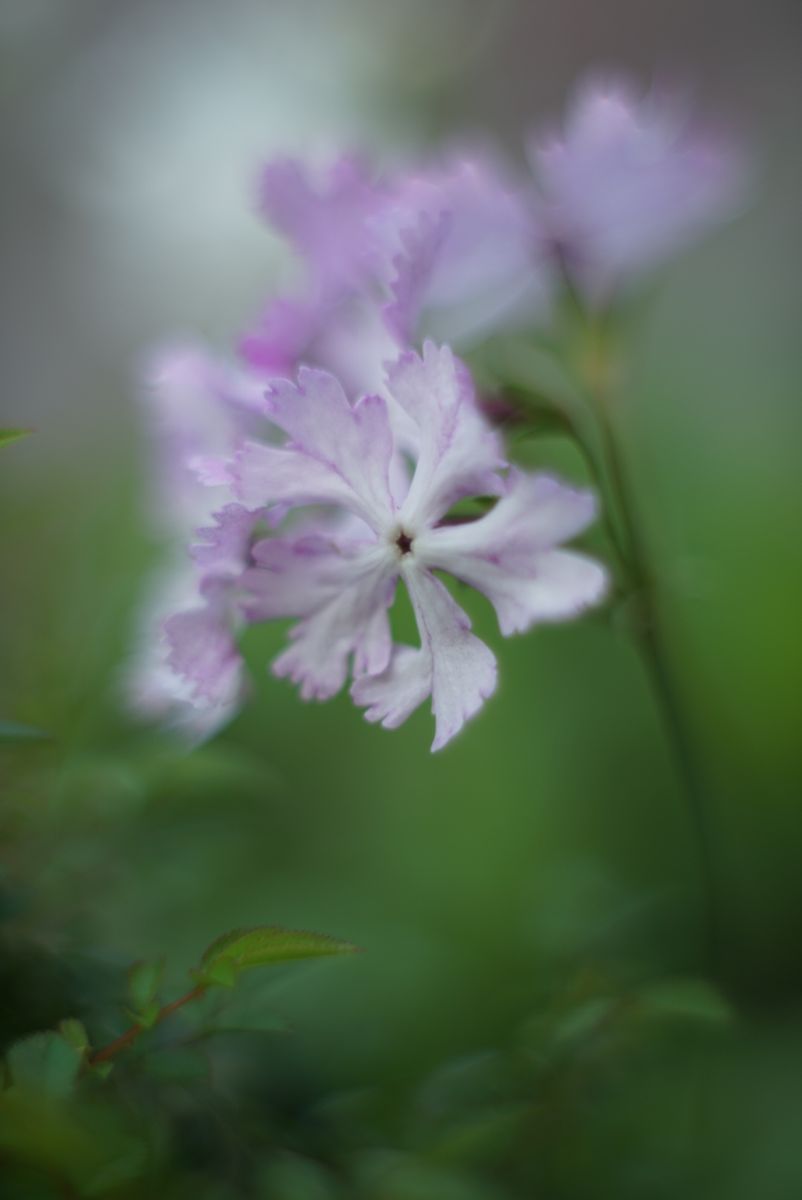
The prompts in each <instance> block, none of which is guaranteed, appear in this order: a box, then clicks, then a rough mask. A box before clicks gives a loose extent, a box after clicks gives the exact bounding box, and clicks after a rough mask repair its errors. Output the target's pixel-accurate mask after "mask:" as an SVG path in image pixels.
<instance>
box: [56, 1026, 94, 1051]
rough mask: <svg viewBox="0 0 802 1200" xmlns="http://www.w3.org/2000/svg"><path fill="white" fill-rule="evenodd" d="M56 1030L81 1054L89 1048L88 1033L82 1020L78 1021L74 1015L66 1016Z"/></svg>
mask: <svg viewBox="0 0 802 1200" xmlns="http://www.w3.org/2000/svg"><path fill="white" fill-rule="evenodd" d="M58 1031H59V1033H60V1034H61V1036H62V1037H63V1038H64V1040H65V1041H67V1042H69V1044H70V1045H71V1046H73V1047H74V1048H75V1049H76V1050H77V1051H78V1053H79V1054H81V1055H83V1054H85V1053H86V1051H87V1050H88V1049H89V1035H88V1034H87V1032H86V1029H85V1028H84V1024H83V1022H82V1021H78V1020H77V1019H76V1018H75V1017H67V1018H66V1019H65V1020H64V1021H61V1022H60V1024H59V1027H58Z"/></svg>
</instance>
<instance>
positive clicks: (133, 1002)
mask: <svg viewBox="0 0 802 1200" xmlns="http://www.w3.org/2000/svg"><path fill="white" fill-rule="evenodd" d="M164 967H165V961H164V959H163V958H160V959H154V960H152V961H149V962H140V963H135V964H134V966H133V967H131V969H130V971H129V972H128V999H129V1003H130V1012H131V1017H132V1020H134V1021H135V1022H136V1023H137V1024H138V1025H141V1026H142V1028H143V1029H152V1028H153V1026H154V1025H155V1024H156V1021H157V1020H158V1017H159V1010H160V1008H161V1005H160V1004H159V1001H158V992H159V988H160V987H161V984H162V979H163V978H164Z"/></svg>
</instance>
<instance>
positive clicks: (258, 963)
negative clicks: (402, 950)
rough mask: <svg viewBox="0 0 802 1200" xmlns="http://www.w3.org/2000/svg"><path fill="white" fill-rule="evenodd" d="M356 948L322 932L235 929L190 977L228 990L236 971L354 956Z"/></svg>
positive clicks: (214, 944) (271, 927) (215, 944)
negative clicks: (317, 959)
mask: <svg viewBox="0 0 802 1200" xmlns="http://www.w3.org/2000/svg"><path fill="white" fill-rule="evenodd" d="M357 949H358V948H357V947H356V946H354V945H352V944H351V943H350V942H343V941H340V940H339V939H338V938H333V937H328V936H327V935H326V934H322V933H309V932H307V931H305V930H297V929H284V928H282V927H281V926H280V925H259V926H257V927H256V928H254V929H235V930H233V931H232V932H231V933H224V934H223V935H222V936H221V937H219V938H217V939H216V940H215V941H214V942H212V944H211V946H209V948H208V949H207V950H206V952H205V954H204V955H203V957H202V958H201V961H200V964H199V966H198V967H197V969H196V970H195V971H194V972H193V975H194V977H195V978H196V979H197V981H198V983H200V984H204V985H209V984H219V985H222V986H223V987H232V986H233V985H234V983H235V982H236V980H237V977H238V975H239V973H240V971H244V970H249V969H250V968H251V967H265V966H272V965H273V964H275V963H285V962H294V961H296V960H298V959H304V958H325V957H331V956H333V955H339V954H354V953H356V951H357Z"/></svg>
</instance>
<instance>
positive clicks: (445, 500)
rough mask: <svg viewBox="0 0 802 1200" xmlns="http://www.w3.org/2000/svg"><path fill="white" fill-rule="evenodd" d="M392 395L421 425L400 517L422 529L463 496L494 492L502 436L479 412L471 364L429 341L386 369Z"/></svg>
mask: <svg viewBox="0 0 802 1200" xmlns="http://www.w3.org/2000/svg"><path fill="white" fill-rule="evenodd" d="M387 379H388V387H389V390H390V392H391V393H392V396H393V398H394V400H395V401H396V402H397V403H398V404H400V406H401V407H402V408H403V409H404V410H405V411H406V412H407V413H408V414H409V416H410V417H411V418H412V420H413V421H414V423H415V424H416V425H417V427H418V430H419V452H418V461H417V465H416V468H415V473H414V475H413V478H412V483H411V484H410V488H409V492H408V494H407V497H406V500H405V501H404V504H403V506H402V509H401V513H400V519H401V520H402V521H403V523H404V524H405V525H408V526H409V527H410V528H411V529H413V530H415V531H418V530H421V529H423V528H426V527H427V526H428V525H432V524H434V522H435V521H437V520H439V518H440V517H442V516H443V514H444V513H446V512H447V511H448V509H449V508H450V507H451V506H452V505H453V504H455V503H456V502H457V501H458V500H461V499H462V498H463V497H464V496H476V495H486V494H495V493H496V492H498V491H499V490H500V488H501V486H502V485H501V481H500V479H499V477H498V475H497V474H496V471H497V470H498V468H499V467H501V466H503V465H504V459H503V455H502V445H501V440H500V438H499V437H498V435H497V434H496V433H495V432H494V431H493V430H491V428H490V427H489V425H488V424H487V423H486V421H485V420H484V418H483V416H482V415H481V413H480V411H479V409H478V407H477V405H476V399H475V396H474V392H473V385H472V382H471V378H470V375H469V374H468V371H467V369H466V368H465V367H464V366H463V364H462V363H460V362H459V361H458V360H457V359H455V357H454V355H453V354H452V352H451V350H449V348H448V347H447V346H443V347H437V346H435V345H434V343H433V342H426V343H425V345H424V347H423V356H422V357H420V356H419V355H417V354H416V353H414V352H410V353H408V354H404V355H402V356H401V358H400V359H399V360H398V362H397V363H395V364H393V365H392V366H391V367H390V368H389V369H388V376H387Z"/></svg>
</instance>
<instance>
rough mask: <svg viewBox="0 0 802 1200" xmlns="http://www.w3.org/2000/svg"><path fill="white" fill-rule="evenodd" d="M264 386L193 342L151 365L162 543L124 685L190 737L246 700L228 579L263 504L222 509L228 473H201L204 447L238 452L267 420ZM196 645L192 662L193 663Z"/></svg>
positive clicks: (151, 499)
mask: <svg viewBox="0 0 802 1200" xmlns="http://www.w3.org/2000/svg"><path fill="white" fill-rule="evenodd" d="M263 392H264V383H263V382H262V381H260V380H257V379H256V378H255V377H254V376H252V375H250V374H249V373H248V372H245V371H243V370H242V369H241V368H238V367H235V366H232V365H230V364H228V363H225V362H222V361H220V360H218V359H216V358H214V357H213V356H211V355H210V354H209V353H208V352H207V351H206V350H205V349H204V348H203V347H201V346H199V345H197V344H194V343H185V344H180V345H175V346H172V347H169V348H167V349H164V350H162V351H160V352H159V353H157V354H156V355H154V356H152V359H151V363H150V365H149V368H148V370H147V372H146V386H145V387H144V388H143V392H142V399H143V403H144V406H145V410H146V413H147V417H148V425H149V429H150V433H151V442H152V448H151V472H150V480H149V488H148V494H147V500H148V512H149V516H150V521H151V525H152V527H153V529H154V532H155V533H156V534H157V535H158V536H159V537H160V539H161V540H162V541H163V542H164V555H163V559H162V562H161V563H160V564H159V566H158V568H157V569H156V571H155V572H154V574H153V578H152V579H151V580H150V582H149V585H148V589H147V594H146V597H145V601H144V603H143V605H142V608H141V611H140V614H139V621H138V629H137V635H136V638H135V650H134V654H133V655H132V657H131V660H130V662H129V663H128V664H127V667H126V672H125V678H124V687H125V692H126V696H127V700H128V703H129V705H130V707H131V708H132V709H134V711H136V712H138V713H140V714H142V715H144V716H146V717H148V718H151V719H158V720H162V721H166V722H167V723H169V724H172V725H174V726H175V727H176V728H178V729H180V730H181V731H182V732H183V733H184V734H185V735H187V736H188V737H189V738H190V739H191V740H202V739H203V738H205V737H208V736H209V735H210V734H211V733H213V732H214V731H215V730H216V729H217V728H218V727H219V726H220V725H222V724H224V723H225V721H226V720H227V719H228V718H229V717H230V716H231V715H232V714H233V712H234V711H236V709H237V707H238V706H239V704H240V703H241V700H242V696H243V691H244V686H245V684H244V676H243V670H242V663H241V659H240V655H239V651H238V650H237V646H236V641H235V632H236V629H237V626H238V623H239V615H238V611H237V609H236V607H235V605H234V604H233V600H232V596H233V593H232V582H233V580H234V579H236V578H237V577H238V576H239V574H240V573H241V571H242V569H243V567H244V566H245V565H246V562H247V553H248V543H249V540H250V536H251V533H252V531H253V529H254V528H255V527H256V524H257V521H258V520H259V518H260V516H261V514H251V513H245V512H244V510H242V509H240V507H239V506H237V505H230V506H228V507H226V508H224V509H223V510H222V511H221V512H216V510H218V509H220V507H221V505H223V504H224V503H225V501H226V499H227V497H228V489H227V486H226V484H225V481H224V480H218V481H216V480H214V479H213V478H212V477H211V476H210V475H209V474H208V473H207V474H206V475H205V477H203V478H201V477H199V473H200V475H201V476H203V472H202V467H203V464H204V462H205V461H206V460H207V458H209V457H210V456H214V455H217V456H220V455H225V454H229V453H231V452H232V451H233V449H234V447H235V446H236V445H237V444H238V442H239V440H240V439H241V438H242V437H243V435H245V434H246V433H248V432H250V433H257V432H259V431H260V430H262V429H263V428H264V427H265V421H264V417H263V416H262V415H261V412H260V411H259V409H260V408H261V402H262V394H263ZM199 526H209V528H207V529H203V528H201V529H200V531H199V535H198V536H199V537H201V538H202V539H203V540H202V543H201V545H200V546H198V547H196V548H195V549H194V550H193V551H192V553H190V551H189V543H190V542H191V540H192V538H193V534H194V532H195V530H196V529H198V527H199ZM176 613H181V614H182V616H181V617H175V616H174V614H176ZM168 618H170V619H171V621H172V622H178V623H180V624H181V625H183V633H184V636H183V638H182V639H181V640H182V642H183V644H184V647H185V652H184V653H183V655H182V654H180V653H179V654H178V656H177V657H176V649H175V645H172V644H171V642H170V641H168V638H167V636H166V632H165V626H166V623H167V621H168ZM193 638H194V642H193ZM191 646H194V649H193V650H192V651H191V657H192V660H193V661H194V662H195V663H196V665H197V668H198V669H197V670H196V671H195V672H193V671H192V670H190V669H188V665H189V661H190V647H191ZM201 647H202V648H201Z"/></svg>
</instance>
